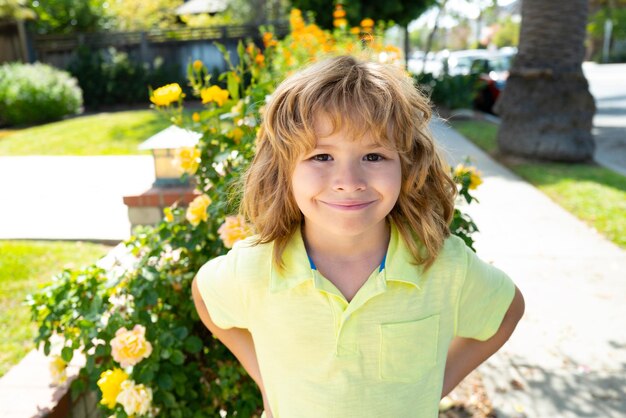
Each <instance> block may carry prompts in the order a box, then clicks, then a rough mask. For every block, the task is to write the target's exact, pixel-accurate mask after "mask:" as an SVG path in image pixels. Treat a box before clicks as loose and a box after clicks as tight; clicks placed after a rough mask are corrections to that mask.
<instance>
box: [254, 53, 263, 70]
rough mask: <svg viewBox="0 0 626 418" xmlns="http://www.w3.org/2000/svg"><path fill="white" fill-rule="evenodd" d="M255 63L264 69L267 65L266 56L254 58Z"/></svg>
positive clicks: (261, 55) (260, 55) (259, 55)
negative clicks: (264, 65)
mask: <svg viewBox="0 0 626 418" xmlns="http://www.w3.org/2000/svg"><path fill="white" fill-rule="evenodd" d="M254 62H256V63H257V65H258V66H260V67H262V66H263V64H264V63H265V55H263V54H258V55H257V56H256V57H254Z"/></svg>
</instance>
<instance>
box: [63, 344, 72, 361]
mask: <svg viewBox="0 0 626 418" xmlns="http://www.w3.org/2000/svg"><path fill="white" fill-rule="evenodd" d="M72 357H74V350H72V347H63V350H61V358H62V359H63V361H64V362H66V363H69V362H70V361H72Z"/></svg>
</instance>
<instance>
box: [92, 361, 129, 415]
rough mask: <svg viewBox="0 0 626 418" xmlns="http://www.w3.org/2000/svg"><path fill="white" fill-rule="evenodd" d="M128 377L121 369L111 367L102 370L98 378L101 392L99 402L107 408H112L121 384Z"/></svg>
mask: <svg viewBox="0 0 626 418" xmlns="http://www.w3.org/2000/svg"><path fill="white" fill-rule="evenodd" d="M126 379H128V374H126V372H125V371H124V370H122V369H113V370H107V371H106V372H102V374H101V375H100V379H98V387H99V388H100V391H101V392H102V400H101V401H100V403H101V404H102V405H104V406H106V407H107V408H109V409H113V408H114V407H115V404H116V403H117V395H118V394H119V393H120V390H121V385H122V383H124V382H125V381H126Z"/></svg>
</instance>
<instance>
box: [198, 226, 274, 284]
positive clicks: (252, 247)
mask: <svg viewBox="0 0 626 418" xmlns="http://www.w3.org/2000/svg"><path fill="white" fill-rule="evenodd" d="M257 238H258V237H256V236H253V237H249V238H246V239H244V240H241V241H238V242H236V243H235V245H233V248H231V249H230V250H229V251H228V252H227V253H226V254H224V255H222V256H219V257H216V258H214V259H212V260H210V261H209V262H207V263H206V264H205V265H204V266H203V267H202V270H205V271H207V270H208V271H209V272H210V271H213V274H215V272H216V271H218V270H219V271H221V272H222V274H228V275H233V276H236V277H237V278H238V279H240V280H242V279H245V278H248V279H250V278H253V277H258V276H262V275H264V273H265V272H266V271H267V272H269V269H270V266H271V261H272V251H273V248H274V244H273V242H269V243H261V244H258V243H257Z"/></svg>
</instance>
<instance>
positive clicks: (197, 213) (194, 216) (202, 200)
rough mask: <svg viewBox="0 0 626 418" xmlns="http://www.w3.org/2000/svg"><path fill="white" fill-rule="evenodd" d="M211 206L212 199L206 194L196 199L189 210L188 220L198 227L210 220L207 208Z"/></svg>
mask: <svg viewBox="0 0 626 418" xmlns="http://www.w3.org/2000/svg"><path fill="white" fill-rule="evenodd" d="M210 204H211V198H210V197H209V196H207V195H205V194H203V195H200V196H198V197H196V198H195V199H194V200H193V201H192V202H191V203H190V204H189V207H188V208H187V213H186V218H187V220H188V221H189V223H190V224H192V225H193V226H197V225H199V224H200V222H206V220H207V219H209V214H208V213H207V211H206V210H207V208H208V207H209V205H210Z"/></svg>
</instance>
